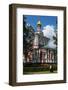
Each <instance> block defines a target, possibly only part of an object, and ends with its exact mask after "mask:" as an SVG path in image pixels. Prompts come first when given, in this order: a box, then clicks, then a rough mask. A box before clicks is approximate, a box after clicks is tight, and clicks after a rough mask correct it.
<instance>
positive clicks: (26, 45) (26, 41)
mask: <svg viewBox="0 0 68 90" xmlns="http://www.w3.org/2000/svg"><path fill="white" fill-rule="evenodd" d="M26 20H27V18H26V17H25V16H23V53H24V55H27V53H28V51H31V50H32V45H33V39H34V29H33V27H32V26H31V25H27V23H26Z"/></svg>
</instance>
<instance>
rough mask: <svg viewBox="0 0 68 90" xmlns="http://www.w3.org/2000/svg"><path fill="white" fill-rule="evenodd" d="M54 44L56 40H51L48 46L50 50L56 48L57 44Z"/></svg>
mask: <svg viewBox="0 0 68 90" xmlns="http://www.w3.org/2000/svg"><path fill="white" fill-rule="evenodd" d="M54 42H55V41H54V40H49V42H48V45H47V46H48V47H49V48H56V44H54Z"/></svg>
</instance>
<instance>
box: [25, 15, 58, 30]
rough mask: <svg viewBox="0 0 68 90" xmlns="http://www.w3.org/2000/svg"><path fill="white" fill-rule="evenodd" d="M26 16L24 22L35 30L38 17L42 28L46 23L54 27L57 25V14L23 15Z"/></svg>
mask: <svg viewBox="0 0 68 90" xmlns="http://www.w3.org/2000/svg"><path fill="white" fill-rule="evenodd" d="M24 16H25V17H26V22H27V23H28V24H30V25H31V26H32V27H33V28H34V30H35V31H36V30H37V29H36V28H37V21H38V19H39V20H40V21H41V23H42V28H41V30H43V27H45V26H47V25H53V26H54V27H55V28H56V27H57V16H37V15H24Z"/></svg>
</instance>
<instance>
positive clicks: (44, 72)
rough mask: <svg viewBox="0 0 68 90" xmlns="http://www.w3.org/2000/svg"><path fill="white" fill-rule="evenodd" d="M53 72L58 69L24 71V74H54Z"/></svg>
mask: <svg viewBox="0 0 68 90" xmlns="http://www.w3.org/2000/svg"><path fill="white" fill-rule="evenodd" d="M52 73H57V71H53V72H50V71H38V72H24V74H52Z"/></svg>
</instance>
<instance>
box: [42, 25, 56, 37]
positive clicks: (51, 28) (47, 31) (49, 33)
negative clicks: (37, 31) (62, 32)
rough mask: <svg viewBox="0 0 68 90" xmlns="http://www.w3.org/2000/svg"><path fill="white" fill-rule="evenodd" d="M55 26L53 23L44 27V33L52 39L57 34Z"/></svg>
mask: <svg viewBox="0 0 68 90" xmlns="http://www.w3.org/2000/svg"><path fill="white" fill-rule="evenodd" d="M54 31H55V30H54V26H53V25H47V26H45V27H43V34H44V36H45V37H47V38H50V39H52V38H53V36H56V34H55V32H54Z"/></svg>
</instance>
